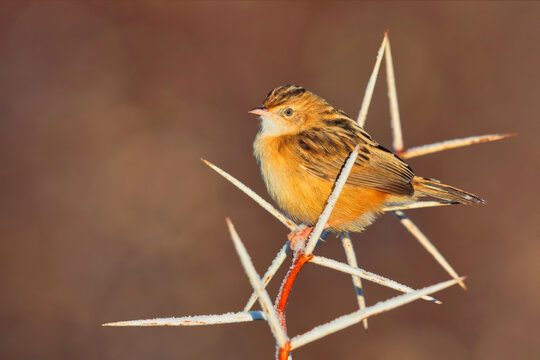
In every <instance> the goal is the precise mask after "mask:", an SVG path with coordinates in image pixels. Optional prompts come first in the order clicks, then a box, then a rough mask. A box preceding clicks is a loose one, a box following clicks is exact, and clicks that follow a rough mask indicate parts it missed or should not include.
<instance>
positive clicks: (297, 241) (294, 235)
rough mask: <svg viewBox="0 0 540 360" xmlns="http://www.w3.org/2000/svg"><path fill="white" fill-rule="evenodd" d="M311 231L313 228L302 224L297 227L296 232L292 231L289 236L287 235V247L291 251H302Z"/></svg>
mask: <svg viewBox="0 0 540 360" xmlns="http://www.w3.org/2000/svg"><path fill="white" fill-rule="evenodd" d="M312 231H313V227H308V226H307V225H304V224H302V225H300V226H299V227H298V230H296V231H292V232H291V233H290V234H288V235H287V238H288V239H289V246H290V248H291V250H299V249H303V248H304V247H305V246H306V242H307V239H308V238H309V235H311V232H312Z"/></svg>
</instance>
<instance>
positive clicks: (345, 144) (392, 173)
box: [250, 85, 484, 231]
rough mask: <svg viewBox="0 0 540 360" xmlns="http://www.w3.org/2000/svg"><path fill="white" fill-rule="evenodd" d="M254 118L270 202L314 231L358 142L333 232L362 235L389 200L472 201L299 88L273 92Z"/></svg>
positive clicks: (473, 200) (256, 150) (331, 223)
mask: <svg viewBox="0 0 540 360" xmlns="http://www.w3.org/2000/svg"><path fill="white" fill-rule="evenodd" d="M250 113H253V114H256V115H260V117H261V119H262V122H261V130H260V131H259V133H258V134H257V137H256V138H255V142H254V144H253V147H254V154H255V157H256V158H257V160H258V162H259V164H260V168H261V173H262V176H263V178H264V182H265V184H266V187H267V189H268V192H269V194H270V196H271V197H272V198H273V199H274V200H275V201H276V202H277V203H278V205H279V206H280V207H281V208H282V209H283V210H284V211H285V212H286V213H288V214H289V215H290V216H291V217H292V218H293V219H295V220H296V221H300V222H303V223H306V224H308V225H309V226H313V225H314V224H315V223H316V221H317V219H318V217H319V215H320V214H321V212H322V211H323V209H324V206H325V204H326V200H327V199H328V196H329V195H330V193H331V191H332V187H333V185H334V182H335V180H336V179H337V177H338V175H339V172H340V170H341V167H342V166H343V163H344V161H345V159H346V158H347V156H348V155H349V154H350V152H351V151H352V150H353V148H354V147H355V146H356V145H357V144H361V147H360V150H359V154H358V158H357V160H356V162H355V165H354V167H353V169H352V171H351V174H350V175H349V178H348V180H347V183H346V185H345V187H344V188H343V191H342V193H341V195H340V197H339V200H338V201H337V203H336V206H335V208H334V210H333V212H332V215H331V217H330V220H329V222H328V224H329V227H330V229H331V230H334V231H345V230H348V231H362V230H363V229H364V228H365V227H366V226H367V225H369V224H370V223H371V222H372V221H373V220H374V219H375V217H376V215H377V214H378V213H379V212H380V211H381V209H382V208H383V207H384V205H385V204H387V203H390V202H399V201H406V200H411V199H416V198H418V197H421V196H434V197H437V198H439V199H443V200H451V201H457V202H460V203H464V204H470V203H483V202H484V201H483V200H482V199H480V198H478V197H477V196H475V195H472V194H469V193H467V192H464V191H462V190H459V189H457V188H454V187H451V186H448V185H443V184H440V183H439V182H437V181H436V180H432V179H427V178H421V177H417V176H415V175H414V173H413V171H412V169H411V168H410V167H409V166H408V165H407V164H406V163H405V162H403V160H401V159H400V158H399V157H398V156H396V155H395V154H393V153H392V152H391V151H389V150H387V149H386V148H384V147H382V146H381V145H379V144H378V143H377V142H375V141H374V140H373V139H372V138H371V136H369V134H368V133H367V132H365V131H364V129H362V128H361V127H360V126H359V125H358V124H357V123H356V122H355V121H354V120H352V119H351V118H350V117H349V116H348V115H347V114H346V113H345V112H343V111H342V110H339V109H336V108H334V107H333V106H331V105H330V104H328V103H327V102H326V101H325V100H324V99H322V98H320V97H318V96H317V95H315V94H313V93H311V92H309V91H307V90H305V89H304V88H302V87H299V86H293V85H285V86H281V87H278V88H275V89H274V90H272V91H271V92H270V93H269V94H268V96H267V97H266V100H265V101H264V103H263V107H260V108H256V109H253V110H251V111H250Z"/></svg>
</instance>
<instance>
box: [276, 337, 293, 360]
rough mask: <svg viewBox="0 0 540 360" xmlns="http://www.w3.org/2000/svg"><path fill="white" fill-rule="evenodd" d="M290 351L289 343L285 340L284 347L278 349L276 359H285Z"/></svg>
mask: <svg viewBox="0 0 540 360" xmlns="http://www.w3.org/2000/svg"><path fill="white" fill-rule="evenodd" d="M290 352H291V343H290V342H289V341H287V343H286V344H285V346H284V347H282V348H280V349H279V354H278V360H287V359H288V358H289V354H290Z"/></svg>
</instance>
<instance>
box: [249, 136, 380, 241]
mask: <svg viewBox="0 0 540 360" xmlns="http://www.w3.org/2000/svg"><path fill="white" fill-rule="evenodd" d="M289 145H290V146H289ZM293 146H294V144H287V143H286V142H285V143H284V142H283V139H281V138H280V137H260V136H258V137H257V139H256V141H255V143H254V150H255V156H256V157H257V159H258V160H259V162H260V165H261V173H262V175H263V178H264V182H265V184H266V187H267V189H268V192H269V194H270V196H271V197H272V198H273V199H274V201H276V203H277V204H278V205H279V207H280V208H281V209H282V210H283V211H285V212H286V213H287V214H288V215H289V216H290V217H292V218H293V219H294V220H295V221H298V222H303V223H306V224H308V225H314V224H315V223H316V222H317V219H318V218H319V215H320V214H321V213H322V211H323V209H324V206H325V205H326V201H327V200H328V197H329V196H330V193H331V191H332V188H333V185H334V184H333V183H332V182H329V181H325V180H321V179H319V178H317V177H315V176H313V175H311V174H309V173H308V172H307V171H305V170H304V169H302V168H301V167H300V166H299V164H298V162H297V161H295V159H296V155H295V154H294V148H293ZM388 197H389V195H388V194H387V193H384V192H381V191H378V190H373V189H369V188H362V187H353V186H349V185H345V187H344V188H343V191H342V193H341V195H340V197H339V199H338V201H337V203H336V206H335V207H334V210H333V212H332V215H331V216H330V220H329V225H330V227H331V228H332V229H333V230H334V231H345V230H350V231H361V230H363V228H364V227H365V226H367V225H369V224H370V223H371V222H372V221H373V219H374V218H375V215H376V213H377V212H378V211H380V209H381V207H382V206H383V205H384V204H385V203H386V202H387V200H388Z"/></svg>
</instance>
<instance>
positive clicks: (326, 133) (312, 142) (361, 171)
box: [294, 120, 414, 195]
mask: <svg viewBox="0 0 540 360" xmlns="http://www.w3.org/2000/svg"><path fill="white" fill-rule="evenodd" d="M350 122H351V123H352V124H351V123H347V124H346V126H336V127H334V126H332V127H327V128H325V129H320V128H311V129H309V130H305V131H302V132H301V133H299V134H297V135H294V137H295V141H297V145H298V146H296V152H297V155H298V161H299V163H300V164H299V165H300V167H301V168H302V169H305V170H306V171H307V172H308V173H310V174H312V175H314V176H317V177H318V178H320V179H324V180H327V181H331V182H334V181H335V180H336V179H337V177H338V175H339V172H340V171H341V167H342V166H343V163H344V162H345V159H346V158H347V156H349V154H350V152H351V151H352V150H353V149H354V147H355V146H356V145H357V144H362V146H361V147H360V151H359V153H358V158H357V160H356V162H355V165H354V167H353V169H352V171H351V174H350V175H349V178H348V180H347V185H351V186H358V187H368V188H371V189H376V190H379V191H383V192H386V193H389V194H393V195H412V194H413V193H414V190H413V187H412V185H411V181H412V179H413V177H414V174H413V172H412V170H411V168H410V167H409V166H408V165H407V164H406V163H404V162H403V161H402V160H401V159H400V158H399V157H397V156H396V155H394V154H393V153H392V152H391V151H389V150H387V149H385V148H384V147H382V146H380V145H379V144H377V143H376V142H374V141H373V140H372V139H371V137H370V136H369V135H368V134H367V133H366V132H365V131H364V130H363V129H362V128H361V127H359V126H358V125H356V123H354V122H353V121H352V120H351V121H350ZM353 124H354V125H353Z"/></svg>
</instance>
